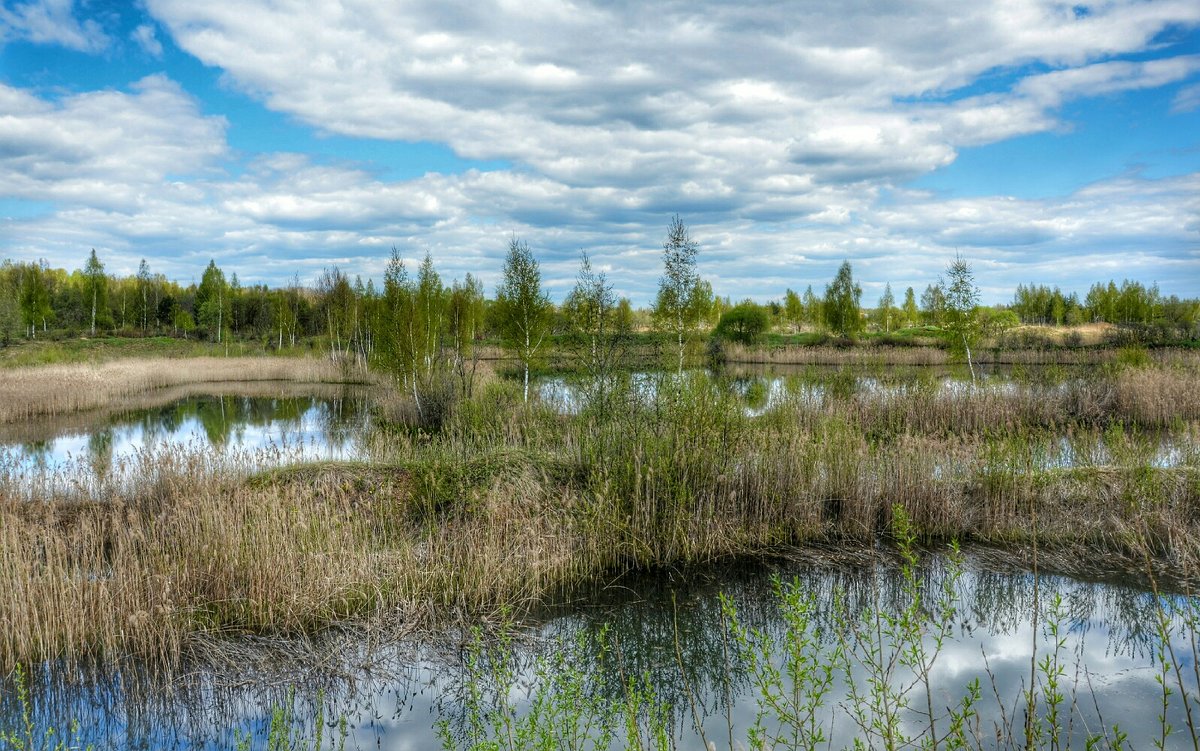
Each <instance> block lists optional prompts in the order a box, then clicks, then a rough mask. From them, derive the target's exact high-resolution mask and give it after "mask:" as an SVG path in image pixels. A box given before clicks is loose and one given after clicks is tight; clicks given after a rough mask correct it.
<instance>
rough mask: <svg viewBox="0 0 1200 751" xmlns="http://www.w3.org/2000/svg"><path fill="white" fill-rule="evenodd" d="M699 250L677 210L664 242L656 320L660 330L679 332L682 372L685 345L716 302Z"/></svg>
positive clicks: (677, 334)
mask: <svg viewBox="0 0 1200 751" xmlns="http://www.w3.org/2000/svg"><path fill="white" fill-rule="evenodd" d="M697 250H698V246H697V245H696V242H695V241H694V240H692V238H691V235H690V234H688V229H687V226H686V225H684V223H683V220H682V219H680V218H679V215H678V214H676V215H675V216H674V217H673V218H672V219H671V224H670V226H669V227H668V228H667V239H666V240H665V241H664V242H663V275H662V277H661V278H660V279H659V281H658V296H657V298H656V299H655V302H654V320H655V323H656V325H657V326H658V327H659V329H660V330H662V331H669V332H671V333H672V334H674V335H675V339H676V344H677V346H678V349H679V371H680V372H682V371H683V354H684V347H685V345H686V344H687V341H688V340H689V339H690V337H691V335H692V333H693V332H694V331H695V330H696V327H697V326H698V325H699V323H700V321H701V319H702V318H703V317H704V316H705V314H706V313H707V312H708V310H709V309H710V308H711V307H712V304H713V295H712V287H711V286H709V285H707V283H704V282H702V281H701V279H700V275H699V274H698V273H697V272H696V254H697Z"/></svg>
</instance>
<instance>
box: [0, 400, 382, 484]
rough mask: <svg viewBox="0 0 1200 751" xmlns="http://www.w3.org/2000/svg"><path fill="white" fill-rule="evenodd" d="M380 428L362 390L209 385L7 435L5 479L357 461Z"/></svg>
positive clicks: (1, 440)
mask: <svg viewBox="0 0 1200 751" xmlns="http://www.w3.org/2000/svg"><path fill="white" fill-rule="evenodd" d="M370 426H371V411H370V403H369V400H368V397H367V395H366V393H365V392H364V391H363V390H361V389H356V388H354V387H340V386H339V387H328V386H325V387H322V386H314V385H304V386H296V385H294V384H262V383H256V384H232V383H231V384H225V385H221V384H205V385H204V386H203V392H201V393H195V392H190V393H189V392H188V391H187V390H186V389H185V390H183V392H182V393H181V392H180V391H179V390H163V391H161V392H152V393H151V394H148V395H146V397H145V399H144V400H142V402H141V403H135V404H132V405H130V406H126V407H123V408H121V409H118V410H113V411H106V412H103V413H82V414H73V415H68V416H62V417H52V418H47V419H44V420H36V421H29V422H26V423H24V424H20V425H5V426H0V472H3V473H4V474H5V475H6V479H8V480H9V482H10V484H12V485H16V486H20V485H24V484H32V483H38V482H42V483H45V482H47V481H48V478H57V480H58V481H59V482H75V483H80V482H91V481H93V480H96V479H97V478H102V479H108V480H111V479H117V480H119V478H120V476H121V475H122V474H124V473H125V472H127V471H129V470H131V469H132V468H134V467H136V466H137V465H139V464H146V463H151V462H161V461H165V460H166V459H167V458H169V456H170V455H171V454H172V453H173V452H178V453H179V454H187V455H192V456H203V457H205V458H206V459H207V460H209V461H214V462H217V463H225V464H235V465H236V464H244V465H246V466H247V467H249V468H262V467H264V466H273V465H278V464H284V463H290V462H297V461H309V460H319V459H357V458H362V457H363V456H364V453H365V442H364V439H365V436H366V434H367V431H368V430H369V428H370ZM13 480H16V481H17V482H16V483H12V481H13ZM21 480H25V481H26V482H21Z"/></svg>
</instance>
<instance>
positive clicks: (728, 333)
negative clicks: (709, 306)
mask: <svg viewBox="0 0 1200 751" xmlns="http://www.w3.org/2000/svg"><path fill="white" fill-rule="evenodd" d="M768 326H770V319H769V318H768V317H767V311H765V310H763V309H762V308H760V307H759V306H757V305H755V304H754V303H752V302H744V303H742V304H740V305H737V306H736V307H734V308H732V309H730V310H729V311H727V312H725V313H724V314H723V315H722V316H721V320H720V321H718V322H717V327H716V328H715V329H713V336H715V337H717V338H719V339H724V340H726V341H731V342H739V343H741V344H754V343H755V342H757V341H759V340H760V339H761V338H762V335H763V334H764V333H766V331H767V327H768Z"/></svg>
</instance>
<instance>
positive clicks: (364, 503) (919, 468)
mask: <svg viewBox="0 0 1200 751" xmlns="http://www.w3.org/2000/svg"><path fill="white" fill-rule="evenodd" d="M291 365H292V375H293V377H296V374H295V372H294V365H295V364H294V363H291ZM319 373H320V371H318V374H319ZM313 377H319V376H318V375H314V376H313ZM43 382H44V381H43ZM1196 393H1200V370H1198V369H1197V368H1196V367H1195V364H1194V363H1191V364H1176V365H1174V366H1172V367H1162V366H1158V367H1147V368H1142V369H1125V370H1120V371H1115V370H1114V371H1112V372H1111V373H1109V374H1108V375H1107V376H1105V377H1102V378H1096V379H1090V380H1070V381H1066V382H1060V383H1039V382H1030V383H1024V384H1016V385H1013V386H1011V387H992V386H984V387H980V388H969V387H965V386H964V387H963V388H954V389H945V388H939V387H936V385H929V386H921V385H918V386H915V387H912V388H907V389H904V390H900V391H896V392H888V393H880V392H878V391H874V390H870V389H865V390H864V389H851V388H846V389H842V388H838V387H837V385H836V384H831V385H830V386H829V388H826V389H824V391H823V392H822V393H821V395H820V398H814V396H813V394H812V393H811V392H810V391H806V390H804V389H800V390H797V391H795V392H794V393H792V392H789V393H788V394H786V395H785V396H784V397H783V398H781V399H779V400H777V402H776V403H774V404H772V405H771V406H770V407H769V408H768V409H767V410H766V412H765V413H763V414H761V415H758V416H751V413H750V412H748V411H747V409H746V408H745V405H744V402H743V401H742V400H740V399H739V397H738V396H737V395H736V394H735V393H733V392H732V391H730V390H729V389H725V388H717V387H714V385H713V383H712V382H710V381H709V380H707V378H706V377H705V376H703V375H702V374H685V376H683V377H682V378H676V377H673V376H664V377H663V378H662V380H661V381H660V382H659V383H658V384H657V388H656V389H654V390H652V391H647V390H645V389H637V388H629V387H628V386H625V387H621V386H616V387H613V388H612V389H610V390H609V391H607V392H606V394H604V395H603V397H602V399H601V401H596V402H591V403H589V404H585V405H584V406H583V408H582V409H581V410H580V411H579V413H578V414H562V413H561V412H560V411H558V410H556V409H554V408H553V406H552V405H548V404H539V403H536V402H534V403H530V404H528V405H526V404H523V403H522V402H521V399H520V393H519V390H518V389H517V388H516V387H515V386H514V385H513V384H510V383H507V382H504V381H496V380H489V381H488V382H487V384H486V385H485V386H484V387H482V388H481V389H480V390H479V393H477V394H476V395H475V396H474V397H473V398H472V399H470V400H468V401H465V402H461V403H458V404H457V405H455V406H454V408H453V409H452V410H450V412H449V417H448V419H447V420H446V422H445V423H444V424H443V425H442V426H441V427H440V429H437V430H432V431H431V430H428V429H409V428H404V427H402V426H398V425H397V426H395V427H393V428H392V429H391V430H390V431H388V432H386V433H385V434H383V435H381V436H379V438H378V440H377V441H376V446H375V449H374V453H375V455H376V456H377V457H378V460H377V461H376V462H373V463H363V464H319V465H306V466H298V467H293V468H290V469H284V470H278V471H275V472H271V473H268V474H266V475H260V476H257V477H251V478H245V477H243V476H241V475H240V474H239V473H238V472H236V471H231V468H230V467H229V466H228V463H224V462H219V461H218V460H217V459H215V458H212V457H208V456H190V455H187V456H185V455H180V454H179V453H172V452H173V451H174V452H177V450H164V451H162V452H160V453H159V454H157V455H152V456H146V457H144V458H142V459H141V460H139V461H140V463H139V464H138V465H137V466H135V467H133V468H132V469H131V471H132V472H133V473H134V476H135V477H138V478H140V479H139V481H138V482H136V483H134V484H133V485H132V486H131V487H132V488H133V489H130V490H119V489H118V490H112V493H113V495H112V496H110V497H105V498H103V499H89V498H86V497H74V496H71V494H70V493H69V492H68V491H61V494H60V495H56V496H53V497H44V498H36V499H35V501H36V502H29V501H28V500H24V499H26V498H27V497H28V493H27V491H26V490H24V489H21V488H18V487H15V486H13V485H12V484H11V483H12V482H13V481H12V480H2V479H0V582H4V583H5V586H4V587H0V625H2V628H0V669H2V668H3V666H8V665H12V664H14V663H17V662H24V661H29V660H41V659H45V658H50V657H68V658H73V657H84V656H100V657H101V658H113V659H115V658H119V657H122V656H124V655H128V654H138V655H142V656H146V657H150V658H153V659H155V660H157V661H163V662H166V663H173V662H175V661H176V660H178V659H179V655H180V653H181V650H183V649H184V648H185V647H186V645H187V643H188V641H189V638H191V637H192V636H193V635H196V634H198V633H205V634H214V633H215V634H236V633H240V632H244V631H256V632H260V631H262V632H272V633H296V632H307V631H312V630H315V629H319V628H321V627H322V626H324V625H326V624H329V623H331V622H334V621H338V620H341V619H346V618H356V617H366V616H375V615H380V614H384V615H388V616H389V617H402V618H408V619H437V618H444V617H446V616H447V615H449V614H453V613H457V614H460V615H468V614H476V615H477V614H481V613H488V612H494V611H495V610H497V609H499V608H501V607H517V608H520V607H522V606H525V605H531V604H538V603H546V602H551V601H554V600H555V599H556V598H558V597H560V596H561V595H562V594H563V593H564V592H567V591H569V590H571V589H572V588H574V587H576V586H577V585H579V584H580V583H582V582H587V581H592V580H598V579H603V578H606V577H609V576H612V575H614V574H616V573H619V572H621V571H625V570H629V569H634V568H651V567H661V566H677V565H685V564H687V563H690V562H698V561H707V560H713V559H717V558H722V557H727V556H740V555H763V554H769V553H770V552H771V551H772V550H777V549H780V548H782V547H787V546H794V545H803V544H805V543H810V542H816V541H825V542H828V541H837V542H840V543H843V544H847V543H849V544H870V543H871V542H872V541H874V540H875V539H876V536H877V535H878V534H880V533H881V532H883V531H885V530H887V529H888V528H889V527H890V525H891V522H892V509H893V508H895V507H896V506H897V505H898V506H899V507H900V508H902V509H903V510H904V511H905V512H906V514H907V516H908V517H909V518H911V519H912V523H913V525H914V529H915V531H916V533H917V534H918V535H919V536H921V537H925V538H948V537H954V538H957V539H960V540H964V541H966V540H980V541H989V542H1000V543H1004V544H1007V545H1011V546H1013V548H1014V549H1015V550H1017V551H1019V550H1021V549H1023V548H1024V547H1025V546H1027V545H1028V544H1029V543H1030V541H1032V540H1033V539H1034V538H1035V536H1036V538H1037V539H1038V540H1040V541H1041V543H1042V546H1043V548H1044V549H1045V550H1044V553H1043V555H1053V554H1054V551H1058V553H1059V554H1060V555H1061V557H1062V559H1063V560H1065V561H1069V560H1071V559H1074V560H1077V561H1078V560H1086V559H1087V558H1086V557H1090V558H1094V559H1099V558H1102V559H1103V560H1104V561H1105V563H1106V565H1109V566H1124V567H1125V568H1128V569H1131V570H1134V571H1145V570H1146V567H1147V565H1150V566H1151V567H1152V568H1154V569H1155V570H1156V571H1159V572H1160V573H1163V574H1165V575H1169V576H1170V577H1173V578H1175V579H1181V578H1182V579H1189V578H1191V579H1194V578H1196V577H1197V576H1200V449H1198V448H1197V447H1198V445H1200V441H1198V440H1197V438H1198V437H1200V430H1198V427H1197V421H1198V420H1200V402H1197V401H1196V400H1195V399H1194V394H1196ZM403 405H404V402H403V400H402V399H400V398H397V401H396V403H395V404H394V405H393V406H392V407H391V408H390V409H391V410H392V411H394V412H395V413H396V414H403V413H404V412H405V410H404V408H403ZM1164 446H1165V447H1166V448H1165V449H1164ZM1164 451H1165V454H1164ZM1164 456H1165V457H1166V460H1165V461H1164ZM234 469H236V468H234ZM11 476H12V475H11V474H7V475H6V474H5V473H4V472H2V471H0V478H4V477H11ZM6 483H8V484H6ZM1083 556H1086V557H1083Z"/></svg>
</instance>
